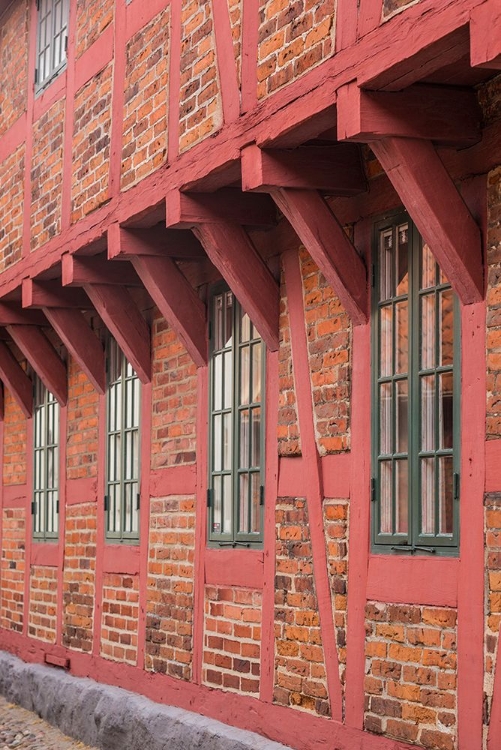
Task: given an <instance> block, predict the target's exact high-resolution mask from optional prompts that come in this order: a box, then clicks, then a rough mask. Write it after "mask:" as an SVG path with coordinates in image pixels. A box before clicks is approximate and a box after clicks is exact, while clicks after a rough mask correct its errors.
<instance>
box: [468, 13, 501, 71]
mask: <svg viewBox="0 0 501 750" xmlns="http://www.w3.org/2000/svg"><path fill="white" fill-rule="evenodd" d="M500 28H501V6H500V5H499V0H487V2H484V3H482V5H477V7H476V8H473V10H472V12H471V16H470V59H471V64H472V65H473V66H475V67H479V68H489V69H491V70H501V34H500V33H499V30H500Z"/></svg>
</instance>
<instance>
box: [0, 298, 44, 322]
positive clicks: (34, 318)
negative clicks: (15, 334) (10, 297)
mask: <svg viewBox="0 0 501 750" xmlns="http://www.w3.org/2000/svg"><path fill="white" fill-rule="evenodd" d="M9 325H34V326H44V325H47V320H46V319H45V316H44V314H43V313H42V312H39V311H38V310H22V309H21V308H20V307H19V305H18V304H15V303H11V302H0V326H9Z"/></svg>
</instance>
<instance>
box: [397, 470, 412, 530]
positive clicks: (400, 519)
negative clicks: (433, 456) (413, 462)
mask: <svg viewBox="0 0 501 750" xmlns="http://www.w3.org/2000/svg"><path fill="white" fill-rule="evenodd" d="M396 469H397V476H396V482H397V486H396V495H397V502H396V506H395V510H396V516H397V517H396V519H395V533H397V534H407V531H408V528H409V519H408V508H409V475H408V464H407V459H405V458H403V459H402V458H401V459H399V460H398V461H397V462H396Z"/></svg>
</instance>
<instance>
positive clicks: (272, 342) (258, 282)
mask: <svg viewBox="0 0 501 750" xmlns="http://www.w3.org/2000/svg"><path fill="white" fill-rule="evenodd" d="M194 231H195V233H196V234H197V236H198V238H199V239H200V241H201V243H202V245H203V246H204V248H205V251H206V253H207V255H208V256H209V258H210V260H211V261H212V263H213V264H214V265H215V266H216V268H217V269H218V271H219V272H220V274H221V276H222V277H223V279H225V281H226V283H227V284H228V286H229V287H230V289H231V291H232V292H233V293H234V295H235V297H236V298H237V299H238V301H239V302H240V304H241V305H242V307H243V308H244V310H245V311H246V313H247V314H248V315H249V316H250V318H251V320H252V322H253V323H254V325H255V326H256V328H257V330H258V331H259V333H260V334H261V336H262V338H263V340H264V341H265V343H266V345H267V346H268V348H269V349H271V351H277V350H278V347H279V341H278V313H279V290H278V284H277V282H276V281H275V279H274V278H273V276H272V275H271V272H270V270H269V269H268V267H267V265H266V264H265V262H264V261H263V259H262V258H261V256H260V255H259V254H258V252H257V250H256V249H255V247H254V245H253V244H252V242H251V241H250V239H249V237H248V235H247V234H246V232H245V230H244V229H242V227H241V226H238V225H237V224H231V223H230V222H226V223H222V222H221V223H219V224H215V223H214V224H200V225H199V226H197V227H196V228H195V229H194Z"/></svg>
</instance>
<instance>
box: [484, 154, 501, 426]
mask: <svg viewBox="0 0 501 750" xmlns="http://www.w3.org/2000/svg"><path fill="white" fill-rule="evenodd" d="M487 209H488V216H487V264H488V267H487V438H498V437H501V395H500V394H501V167H498V168H497V169H495V170H493V171H492V172H490V174H489V176H488V186H487Z"/></svg>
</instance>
